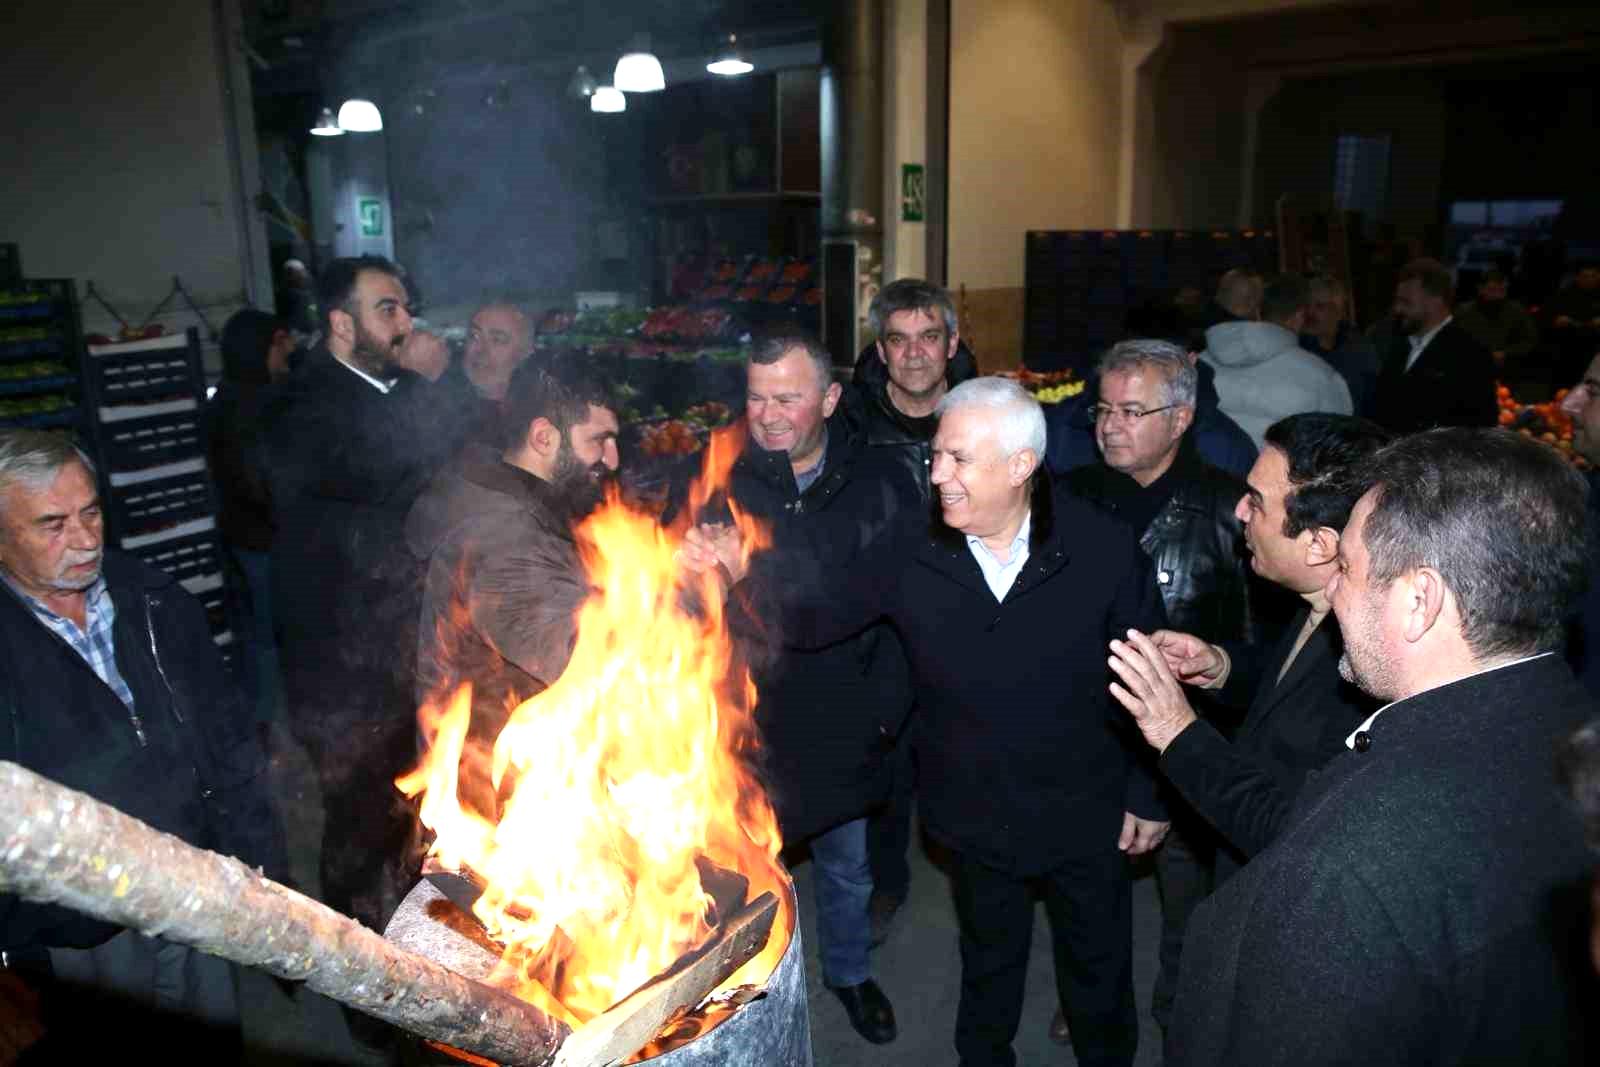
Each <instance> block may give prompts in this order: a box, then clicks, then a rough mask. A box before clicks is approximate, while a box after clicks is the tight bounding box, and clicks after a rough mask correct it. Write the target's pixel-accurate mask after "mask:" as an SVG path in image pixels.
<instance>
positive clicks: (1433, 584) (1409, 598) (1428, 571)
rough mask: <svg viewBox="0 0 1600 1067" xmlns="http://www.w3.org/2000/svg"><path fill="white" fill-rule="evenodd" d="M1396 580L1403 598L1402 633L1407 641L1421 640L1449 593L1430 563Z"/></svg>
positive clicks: (1442, 609) (1441, 608) (1436, 617)
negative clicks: (1428, 565) (1429, 565)
mask: <svg viewBox="0 0 1600 1067" xmlns="http://www.w3.org/2000/svg"><path fill="white" fill-rule="evenodd" d="M1396 581H1397V582H1398V583H1399V584H1400V586H1401V596H1402V597H1403V598H1404V602H1403V604H1402V610H1403V612H1404V617H1403V619H1402V624H1401V634H1402V635H1403V636H1404V637H1405V639H1406V640H1407V641H1410V642H1416V641H1420V640H1422V638H1423V635H1425V634H1426V633H1427V632H1428V631H1429V630H1431V629H1433V626H1434V623H1436V622H1438V621H1439V614H1440V613H1441V612H1442V611H1444V607H1445V600H1446V599H1447V598H1448V597H1449V590H1448V589H1446V588H1445V584H1444V576H1443V575H1441V574H1440V573H1439V572H1438V571H1436V570H1434V569H1433V568H1432V567H1418V568H1417V569H1416V570H1414V571H1412V572H1411V573H1410V574H1406V575H1402V576H1401V577H1400V578H1398V579H1396Z"/></svg>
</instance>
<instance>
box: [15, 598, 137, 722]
mask: <svg viewBox="0 0 1600 1067" xmlns="http://www.w3.org/2000/svg"><path fill="white" fill-rule="evenodd" d="M8 581H9V579H8ZM10 584H11V588H12V589H14V590H16V593H17V595H18V596H20V597H21V598H22V599H23V601H24V602H26V603H27V605H28V607H30V608H32V609H33V614H34V617H35V618H37V619H38V620H39V621H40V622H42V623H44V624H45V625H46V626H48V627H49V628H50V629H51V630H53V631H54V632H55V634H56V636H58V637H60V638H61V640H63V641H65V642H66V643H67V644H68V645H70V646H72V650H73V651H74V652H76V653H77V654H78V655H80V656H82V657H83V661H84V662H85V663H87V664H88V665H89V669H90V670H92V671H94V673H95V674H97V675H99V677H100V680H101V681H102V682H104V683H106V685H107V686H108V687H110V689H111V691H112V692H113V693H115V694H117V699H118V700H121V701H122V703H123V704H125V705H126V706H127V708H128V710H129V711H135V710H137V709H135V708H134V706H133V690H132V689H129V688H128V683H127V682H126V681H124V680H123V677H122V672H121V671H119V670H117V648H116V641H115V639H114V637H113V631H112V625H113V624H114V623H115V622H116V621H117V606H116V604H114V603H113V602H112V600H111V590H110V589H109V588H108V587H107V586H106V580H105V576H104V575H102V576H101V577H99V578H97V579H95V583H94V584H93V585H91V586H90V587H89V589H88V591H87V592H86V593H85V594H84V621H85V622H86V623H87V624H88V625H87V627H86V628H85V629H82V630H80V629H78V624H77V623H75V622H73V621H72V620H71V619H68V618H65V617H63V616H61V615H57V614H56V613H55V612H53V611H51V610H50V609H49V608H47V607H45V606H44V604H43V603H42V602H41V601H38V600H35V599H34V598H33V597H31V596H29V595H28V594H27V593H24V592H23V591H22V590H21V589H18V588H17V586H16V584H15V583H10Z"/></svg>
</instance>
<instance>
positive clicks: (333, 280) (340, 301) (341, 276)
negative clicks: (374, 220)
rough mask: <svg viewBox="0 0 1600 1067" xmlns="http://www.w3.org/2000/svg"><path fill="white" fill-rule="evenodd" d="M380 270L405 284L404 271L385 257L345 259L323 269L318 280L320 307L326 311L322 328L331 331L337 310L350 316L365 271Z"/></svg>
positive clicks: (351, 257) (344, 257)
mask: <svg viewBox="0 0 1600 1067" xmlns="http://www.w3.org/2000/svg"><path fill="white" fill-rule="evenodd" d="M369 270H372V271H377V272H378V273H380V274H387V275H388V276H389V277H391V278H393V279H395V280H396V281H398V282H400V283H401V284H402V285H403V284H405V275H404V274H402V273H401V272H400V268H399V267H397V266H395V265H394V264H393V263H392V262H390V261H389V260H387V259H385V258H383V257H382V256H343V257H341V258H339V259H335V260H333V261H332V262H330V263H329V264H328V265H327V266H326V267H324V268H323V269H322V277H320V278H318V279H317V306H318V307H320V308H321V309H322V328H323V329H324V330H329V329H331V323H332V319H330V318H329V316H330V315H332V314H333V313H334V312H335V311H343V312H345V313H346V314H348V313H349V311H350V308H349V304H350V301H351V300H353V299H355V295H356V281H357V280H358V279H359V278H360V277H361V273H362V272H363V271H369Z"/></svg>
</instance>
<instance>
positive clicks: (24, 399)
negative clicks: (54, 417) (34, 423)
mask: <svg viewBox="0 0 1600 1067" xmlns="http://www.w3.org/2000/svg"><path fill="white" fill-rule="evenodd" d="M70 407H72V398H71V397H69V396H67V395H66V394H64V393H47V394H46V395H44V396H0V418H15V417H16V416H18V415H47V414H49V413H50V412H52V411H62V410H65V409H66V408H70Z"/></svg>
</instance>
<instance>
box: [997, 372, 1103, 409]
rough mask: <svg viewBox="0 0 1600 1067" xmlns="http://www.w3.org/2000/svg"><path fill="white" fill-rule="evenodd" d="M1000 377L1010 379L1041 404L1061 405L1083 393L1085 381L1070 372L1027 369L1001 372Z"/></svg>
mask: <svg viewBox="0 0 1600 1067" xmlns="http://www.w3.org/2000/svg"><path fill="white" fill-rule="evenodd" d="M998 377H1001V378H1010V379H1011V380H1012V381H1014V382H1016V383H1017V384H1018V385H1020V386H1022V387H1023V388H1024V389H1026V390H1027V391H1028V392H1030V393H1032V394H1033V398H1034V399H1035V400H1037V401H1038V402H1039V403H1041V404H1059V403H1061V401H1063V400H1065V399H1067V398H1068V397H1073V396H1077V395H1078V394H1079V393H1081V392H1083V388H1084V382H1083V379H1081V378H1078V377H1076V376H1075V375H1074V374H1073V373H1072V371H1070V370H1052V371H1034V370H1028V369H1027V368H1026V367H1019V368H1018V369H1016V370H1007V371H1001V372H1000V374H999V375H998Z"/></svg>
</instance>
